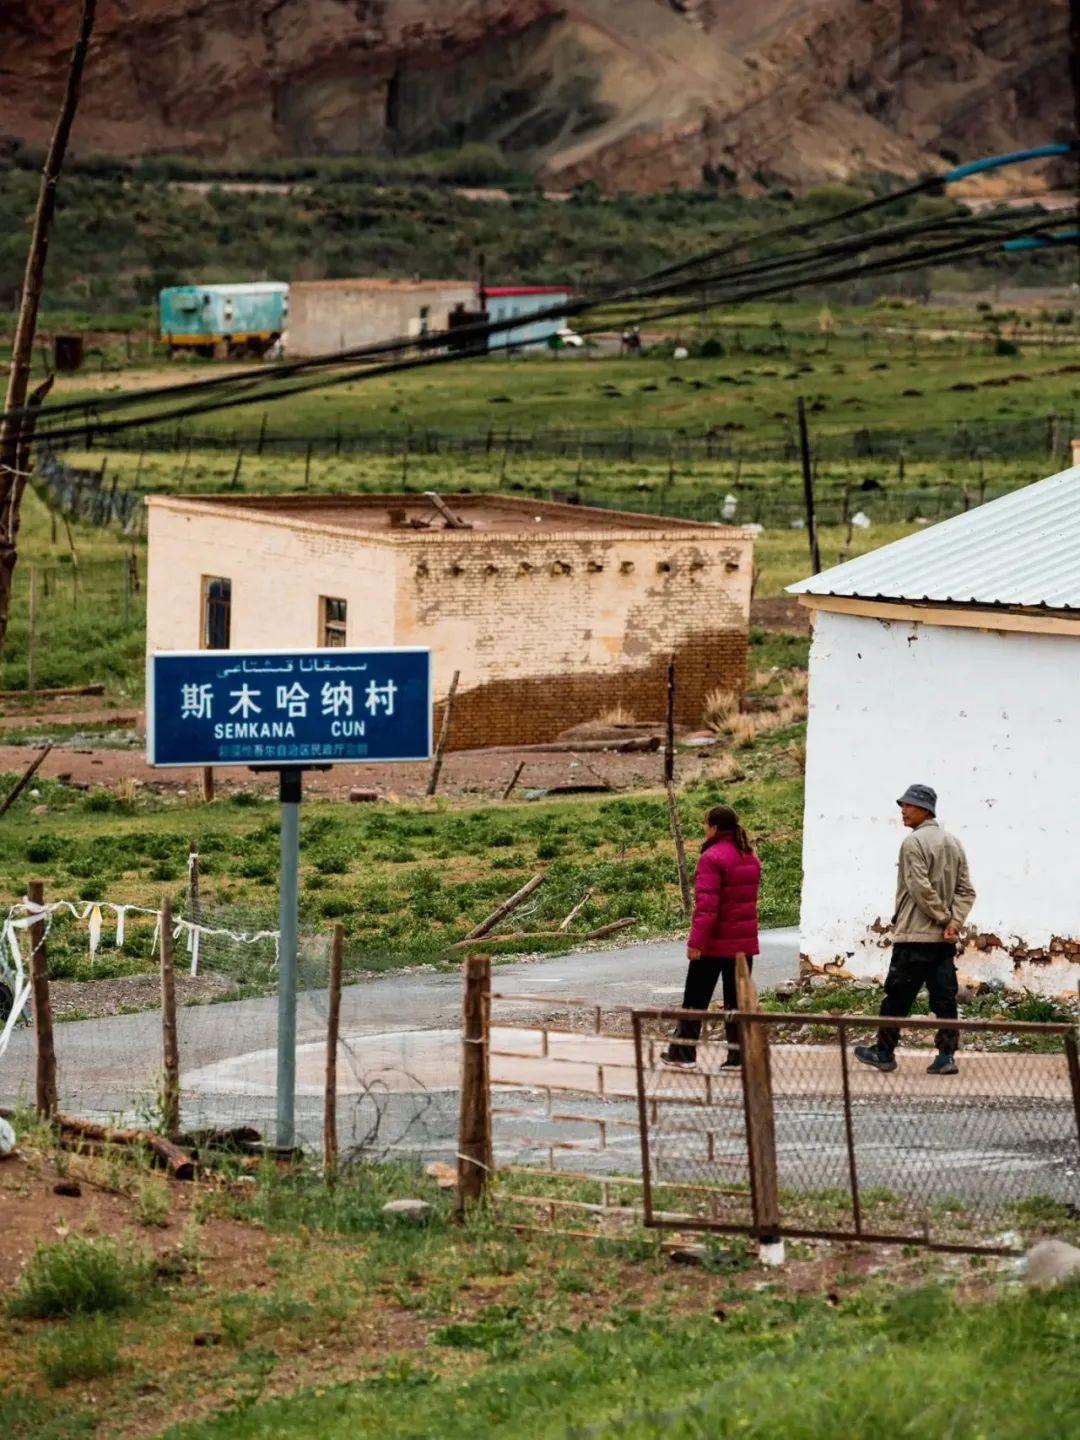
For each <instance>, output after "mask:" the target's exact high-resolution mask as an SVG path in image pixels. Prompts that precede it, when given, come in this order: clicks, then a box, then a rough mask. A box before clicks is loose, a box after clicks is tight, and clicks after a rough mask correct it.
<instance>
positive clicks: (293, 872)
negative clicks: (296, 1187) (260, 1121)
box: [277, 768, 304, 1149]
mask: <svg viewBox="0 0 1080 1440" xmlns="http://www.w3.org/2000/svg"><path fill="white" fill-rule="evenodd" d="M303 773H304V772H303V771H302V770H300V769H295V768H292V769H283V770H280V771H279V772H278V775H279V780H280V797H281V879H280V889H279V920H278V929H279V931H280V936H279V939H278V1036H277V1040H278V1044H277V1143H278V1145H279V1146H281V1147H282V1148H283V1149H291V1148H292V1147H293V1145H294V1144H295V1143H296V951H297V936H298V932H299V928H300V916H299V888H300V798H301V794H302V785H303Z"/></svg>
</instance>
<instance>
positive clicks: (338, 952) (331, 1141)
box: [323, 924, 345, 1184]
mask: <svg viewBox="0 0 1080 1440" xmlns="http://www.w3.org/2000/svg"><path fill="white" fill-rule="evenodd" d="M344 948H345V927H344V925H341V924H338V925H335V926H334V939H333V943H332V945H331V948H330V989H329V995H328V1000H327V1011H326V1088H325V1091H324V1094H323V1174H324V1175H325V1176H326V1180H327V1183H328V1184H329V1183H332V1182H333V1180H334V1179H335V1178H336V1176H337V1167H338V1140H337V1049H338V1028H339V1019H340V1015H341V964H342V956H343V953H344Z"/></svg>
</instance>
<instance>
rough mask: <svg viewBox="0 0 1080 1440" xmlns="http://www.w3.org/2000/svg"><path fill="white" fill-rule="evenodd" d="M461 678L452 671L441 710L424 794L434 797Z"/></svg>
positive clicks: (456, 672) (458, 673)
mask: <svg viewBox="0 0 1080 1440" xmlns="http://www.w3.org/2000/svg"><path fill="white" fill-rule="evenodd" d="M460 678H461V671H460V670H455V671H454V678H453V679H452V680H451V681H450V689H449V691H448V692H447V696H446V708H445V709H444V710H443V717H442V726H441V727H440V729H439V743H438V744H437V745H436V746H435V759H434V761H433V762H432V766H431V778H430V779H429V780H428V785H427V790H426V791H425V794H427V795H434V794H435V791H436V790H437V789H438V787H439V776H440V775H441V774H442V767H443V756H444V755H445V754H446V742H447V741H448V740H449V739H450V716H451V713H452V712H453V709H454V696H455V695H456V694H457V687H458V680H459V679H460Z"/></svg>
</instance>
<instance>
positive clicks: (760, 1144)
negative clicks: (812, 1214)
mask: <svg viewBox="0 0 1080 1440" xmlns="http://www.w3.org/2000/svg"><path fill="white" fill-rule="evenodd" d="M735 994H736V1003H737V1004H738V1007H739V1009H740V1010H741V1011H743V1012H744V1013H752V1012H753V1011H755V1010H757V1008H758V997H757V989H756V987H755V985H754V982H753V980H752V979H751V977H750V966H749V965H748V964H747V961H746V956H745V955H736V957H735ZM739 1045H740V1049H741V1052H742V1082H743V1105H744V1109H745V1115H746V1150H747V1157H748V1159H749V1161H750V1192H751V1203H752V1206H753V1215H754V1230H755V1233H756V1235H757V1237H758V1239H759V1240H760V1241H761V1242H762V1243H763V1244H770V1243H772V1242H774V1241H776V1240H777V1239H779V1231H780V1187H779V1180H778V1176H777V1168H776V1112H775V1110H774V1108H773V1093H772V1062H771V1059H770V1055H769V1035H768V1030H767V1029H766V1027H765V1026H764V1025H755V1024H754V1022H753V1021H752V1020H740V1022H739Z"/></svg>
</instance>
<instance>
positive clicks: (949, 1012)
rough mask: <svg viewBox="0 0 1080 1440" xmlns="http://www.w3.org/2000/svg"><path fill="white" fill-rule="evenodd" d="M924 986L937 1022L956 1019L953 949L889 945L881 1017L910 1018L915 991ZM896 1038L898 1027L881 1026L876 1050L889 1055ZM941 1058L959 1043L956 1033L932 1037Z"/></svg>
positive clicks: (945, 942)
mask: <svg viewBox="0 0 1080 1440" xmlns="http://www.w3.org/2000/svg"><path fill="white" fill-rule="evenodd" d="M924 985H925V986H926V990H927V994H928V996H929V998H930V1009H931V1010H932V1011H933V1013H934V1014H935V1015H936V1016H937V1018H938V1019H939V1020H955V1019H956V946H955V945H953V944H952V943H951V942H950V941H948V940H943V941H942V942H941V943H940V944H918V943H915V942H913V941H901V942H900V943H899V944H897V945H894V946H893V950H892V961H891V962H890V964H889V973H888V975H886V977H885V999H884V1000H883V1001H882V1003H881V1010H880V1012H879V1013H880V1014H882V1015H910V1014H911V1007H912V1006H913V1005H914V1004H915V1000H916V998H917V996H918V994H919V991H920V990H921V989H922V987H923V986H924ZM899 1039H900V1029H899V1026H893V1025H884V1026H882V1028H881V1029H880V1030H879V1031H878V1035H877V1043H878V1047H879V1049H882V1050H886V1051H888V1053H889V1054H890V1055H891V1054H892V1053H893V1051H894V1050H895V1049H896V1044H897V1041H898V1040H899ZM934 1039H935V1041H936V1043H937V1048H938V1049H939V1050H940V1051H941V1052H942V1054H944V1055H953V1054H955V1052H956V1047H957V1045H959V1043H960V1032H959V1030H939V1031H938V1032H937V1034H936V1035H935V1037H934Z"/></svg>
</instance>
